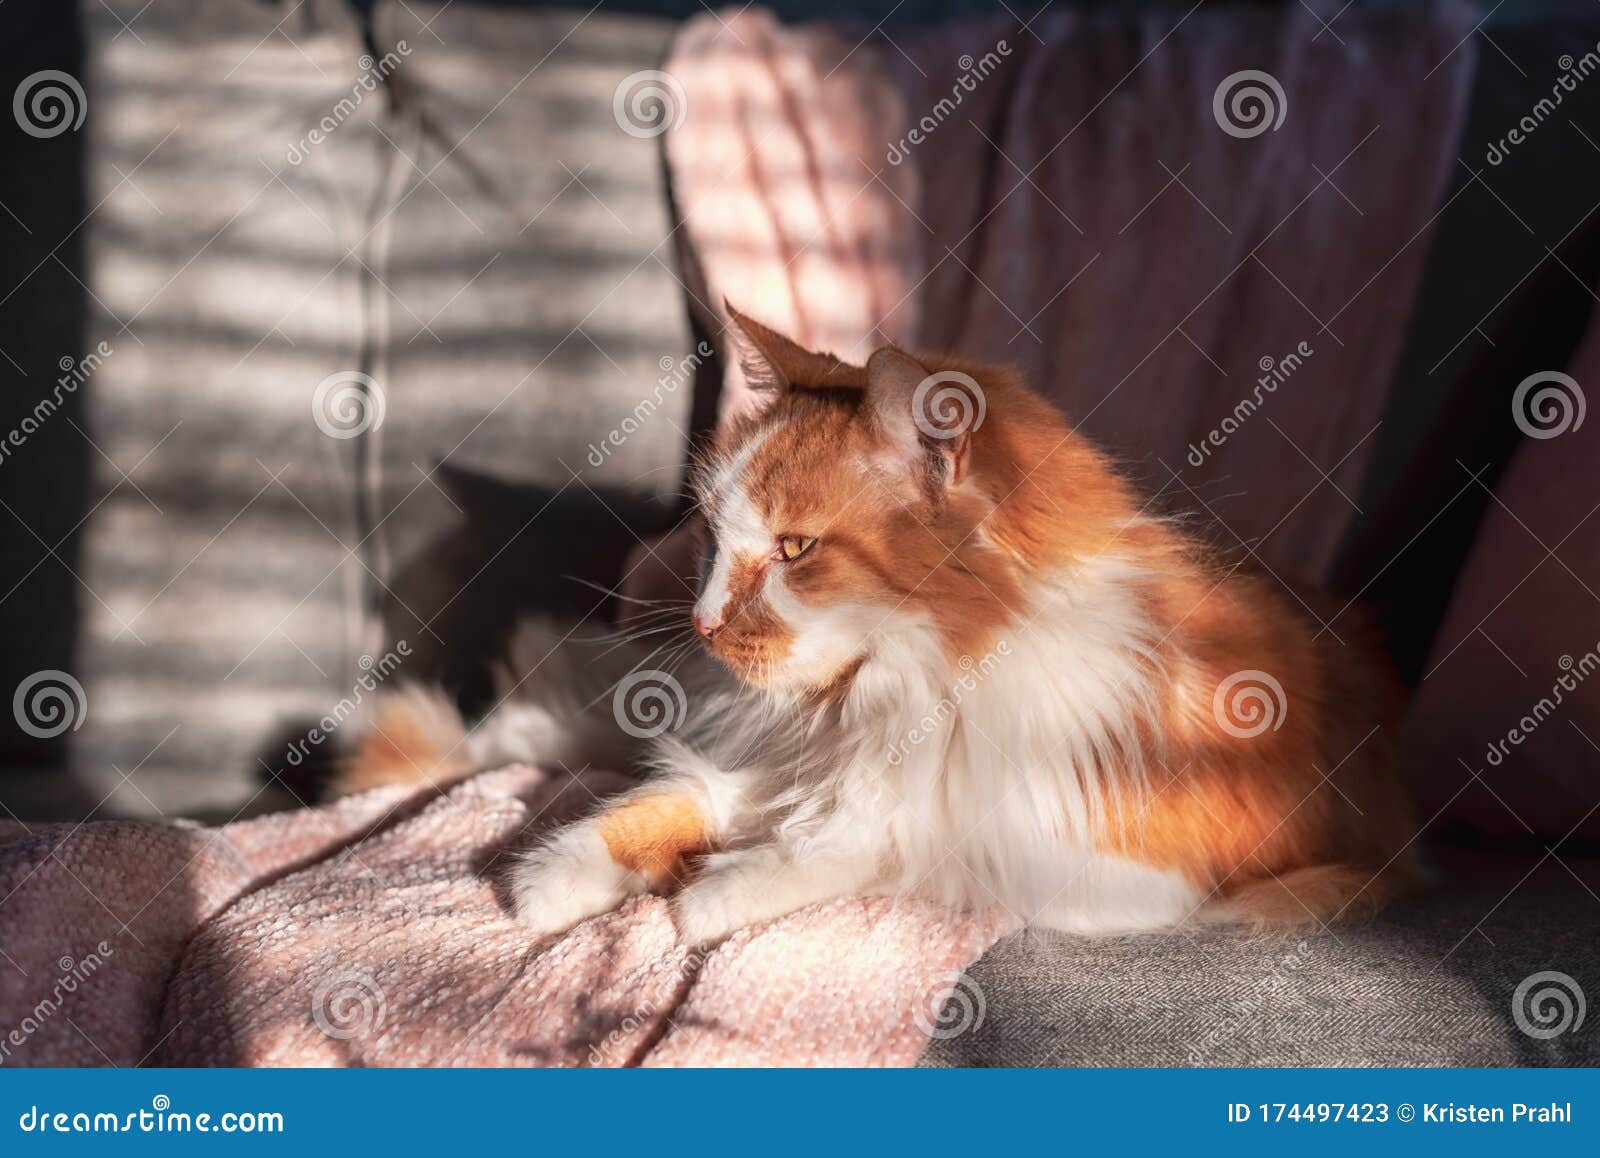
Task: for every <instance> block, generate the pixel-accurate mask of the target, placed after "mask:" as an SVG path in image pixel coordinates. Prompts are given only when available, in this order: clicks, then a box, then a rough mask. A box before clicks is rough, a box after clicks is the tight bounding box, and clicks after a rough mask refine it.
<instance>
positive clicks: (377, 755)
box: [333, 686, 472, 796]
mask: <svg viewBox="0 0 1600 1158" xmlns="http://www.w3.org/2000/svg"><path fill="white" fill-rule="evenodd" d="M470 771H472V760H471V757H470V755H469V753H468V752H467V729H466V724H465V723H464V722H463V721H462V719H461V713H460V712H459V711H458V710H457V709H456V706H455V704H453V703H452V702H451V701H450V700H449V699H448V698H447V697H446V696H445V695H444V693H443V692H440V691H438V690H436V689H432V688H424V687H418V686H411V687H402V688H397V689H394V690H389V691H384V692H382V693H381V694H380V695H379V696H378V698H377V701H376V703H375V705H374V707H373V709H372V714H371V715H370V716H369V717H368V719H367V723H366V726H365V728H364V730H363V731H362V734H361V738H360V740H358V741H357V742H356V746H355V748H354V750H353V751H351V752H349V753H348V754H347V755H345V756H344V757H343V759H341V760H340V761H339V770H338V773H337V775H336V776H335V778H334V783H333V791H334V794H335V795H337V796H345V795H348V794H349V793H352V792H363V791H365V790H367V789H368V788H382V787H385V786H388V785H393V784H431V785H437V784H444V783H448V782H449V781H451V780H454V779H457V778H458V777H461V776H464V775H466V774H467V773H468V772H470Z"/></svg>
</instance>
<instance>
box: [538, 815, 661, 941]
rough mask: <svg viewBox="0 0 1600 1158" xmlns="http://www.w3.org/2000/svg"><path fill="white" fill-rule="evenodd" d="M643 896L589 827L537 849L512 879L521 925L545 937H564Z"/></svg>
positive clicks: (638, 880)
mask: <svg viewBox="0 0 1600 1158" xmlns="http://www.w3.org/2000/svg"><path fill="white" fill-rule="evenodd" d="M643 891H644V881H643V880H642V879H641V878H640V877H639V875H638V874H637V873H634V872H631V871H629V870H628V869H625V868H623V867H622V866H621V865H619V864H617V863H616V862H615V861H613V860H612V859H611V854H610V853H609V852H608V851H607V849H606V846H605V842H604V841H603V840H601V839H600V836H599V835H598V834H597V833H596V832H594V831H593V829H592V827H591V826H589V825H586V824H580V825H574V826H572V827H571V828H569V829H566V830H565V831H563V832H562V833H560V834H559V835H558V836H557V837H556V838H555V839H554V840H552V841H551V842H550V843H548V844H546V845H543V846H541V847H539V848H536V849H533V850H532V851H531V852H529V853H527V854H526V855H525V856H524V857H523V859H522V861H521V862H520V863H519V864H518V865H517V867H516V868H515V869H514V870H512V874H511V896H512V903H513V906H514V907H515V910H516V917H517V921H518V923H519V924H521V925H523V926H525V927H526V928H528V929H531V930H532V931H533V932H534V934H535V935H537V936H540V937H553V936H556V935H558V934H560V933H565V932H566V931H567V930H569V929H571V928H572V927H573V926H574V925H577V924H579V923H581V922H583V921H586V920H588V919H589V918H590V917H596V916H599V915H600V914H601V913H609V912H610V911H611V910H613V909H615V908H616V907H617V906H618V905H620V904H621V903H622V902H623V901H625V900H626V899H627V898H628V897H630V896H632V895H633V894H635V893H639V892H643Z"/></svg>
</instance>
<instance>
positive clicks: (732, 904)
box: [672, 853, 774, 945]
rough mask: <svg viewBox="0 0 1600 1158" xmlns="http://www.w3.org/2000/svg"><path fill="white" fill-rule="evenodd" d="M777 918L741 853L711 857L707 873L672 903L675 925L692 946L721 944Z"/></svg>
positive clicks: (708, 860)
mask: <svg viewBox="0 0 1600 1158" xmlns="http://www.w3.org/2000/svg"><path fill="white" fill-rule="evenodd" d="M719 862H721V863H720V864H719ZM773 915H774V913H773V911H772V907H771V906H770V905H769V904H768V903H767V901H766V899H765V898H763V897H762V896H761V895H760V888H759V881H758V874H755V873H752V872H750V871H749V867H748V866H745V865H743V864H741V863H740V857H739V854H737V853H735V854H729V855H727V856H726V857H708V858H707V865H706V871H705V872H704V873H703V874H702V875H701V876H700V877H699V878H698V879H696V880H695V881H694V882H692V883H691V884H690V885H689V886H688V887H687V888H685V889H684V890H683V891H682V892H680V893H679V894H678V895H677V896H676V897H675V898H674V899H673V902H672V919H673V924H675V925H676V926H677V928H678V932H679V934H680V935H681V936H682V937H683V939H684V941H685V942H686V943H688V944H690V945H708V944H711V943H713V942H715V941H721V940H722V939H723V938H725V937H727V936H729V935H730V934H732V933H736V932H738V931H739V930H740V929H742V928H744V927H745V926H746V925H754V924H757V923H759V922H761V921H764V920H767V919H768V918H769V917H772V916H773Z"/></svg>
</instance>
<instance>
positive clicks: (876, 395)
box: [867, 346, 983, 494]
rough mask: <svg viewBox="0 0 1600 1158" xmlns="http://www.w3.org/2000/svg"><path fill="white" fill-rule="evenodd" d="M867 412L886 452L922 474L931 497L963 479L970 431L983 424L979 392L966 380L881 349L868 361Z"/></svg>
mask: <svg viewBox="0 0 1600 1158" xmlns="http://www.w3.org/2000/svg"><path fill="white" fill-rule="evenodd" d="M867 411H868V413H869V414H870V415H871V419H872V423H873V425H874V426H875V427H876V428H877V430H878V432H879V433H880V434H881V435H882V436H883V437H884V439H885V441H886V442H887V443H888V449H889V451H890V453H891V454H892V455H893V456H894V457H896V458H898V459H899V460H900V462H901V464H902V465H903V466H904V467H905V468H906V469H909V470H912V471H916V472H919V473H926V474H927V475H928V476H929V477H928V479H927V481H928V483H929V485H930V487H931V488H932V489H933V491H934V492H935V494H938V493H940V492H942V490H943V488H945V487H949V486H956V485H958V484H959V483H960V482H961V481H962V480H963V479H965V478H966V476H967V471H968V468H969V467H970V465H971V458H972V432H973V431H974V430H976V429H977V427H978V424H979V423H981V422H982V421H983V417H982V415H983V391H982V388H981V387H980V386H979V385H978V383H977V382H976V381H975V380H974V379H973V378H972V377H971V376H969V375H967V374H963V373H961V372H959V371H955V370H933V371H930V370H929V369H928V368H927V367H926V366H924V365H923V364H922V363H921V362H919V361H917V360H916V359H915V358H913V357H912V356H911V355H910V354H907V353H906V352H905V351H903V350H898V349H896V348H895V347H893V346H885V347H883V348H882V349H881V350H879V351H878V352H877V353H875V354H873V355H872V357H871V358H869V359H867ZM974 416H976V421H974Z"/></svg>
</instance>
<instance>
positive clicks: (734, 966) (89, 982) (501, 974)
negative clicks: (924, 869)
mask: <svg viewBox="0 0 1600 1158" xmlns="http://www.w3.org/2000/svg"><path fill="white" fill-rule="evenodd" d="M622 784H623V781H622V779H621V778H620V777H617V776H614V775H607V774H599V773H590V774H586V775H584V776H582V777H571V776H567V775H564V774H558V775H551V774H546V773H543V772H540V771H538V770H535V769H531V768H526V767H511V768H506V769H502V770H500V771H498V772H489V773H484V774H482V775H480V776H477V777H475V778H473V779H471V780H468V781H467V782H465V783H463V784H461V785H458V786H457V787H455V788H454V789H452V790H450V791H449V792H447V793H445V794H443V795H433V794H430V793H423V794H421V795H415V794H410V795H408V794H407V793H406V792H404V791H402V790H396V789H385V790H380V791H377V792H370V793H366V794H364V795H362V796H358V797H353V798H351V799H349V800H346V801H343V802H340V803H339V804H336V805H332V806H329V807H325V808H318V809H314V810H310V811H307V812H295V813H284V814H279V815H274V816H268V817H265V818H262V819H258V820H251V821H245V822H242V823H237V824H229V825H225V826H223V827H221V828H216V829H202V828H196V827H179V826H149V825H132V824H109V823H98V824H96V823H91V824H86V825H82V826H77V827H74V826H68V825H52V826H36V827H34V828H33V830H32V831H31V832H29V831H28V830H27V829H25V828H24V827H23V826H21V825H9V826H7V827H6V828H4V829H0V840H4V843H0V898H3V900H0V915H3V918H4V923H3V925H0V928H3V929H4V930H5V933H4V938H5V939H4V942H3V943H0V953H3V956H0V1064H11V1065H103V1064H115V1065H134V1064H138V1063H141V1062H143V1063H145V1064H152V1065H364V1066H392V1065H434V1066H443V1065H496V1066H501V1065H561V1066H581V1065H603V1066H622V1065H679V1066H682V1065H690V1066H693V1065H843V1066H861V1065H907V1064H910V1063H911V1062H913V1061H914V1060H915V1059H916V1057H917V1055H918V1054H919V1053H920V1052H921V1051H922V1049H923V1047H924V1046H925V1045H926V1044H927V1040H928V1035H929V1034H930V1033H935V1032H944V1029H943V1028H942V1026H944V1024H945V1023H944V1022H941V1021H940V1018H941V1016H944V1017H946V1018H948V1017H950V1016H960V1017H966V1018H969V1019H970V1018H974V1017H976V1016H978V1015H979V1014H980V1012H981V1006H980V1005H979V1004H977V1003H979V1002H981V995H980V994H977V993H975V992H973V991H971V989H970V982H967V981H965V980H964V979H963V978H961V976H960V972H961V970H962V969H963V968H964V967H965V966H966V965H967V964H969V963H970V962H971V961H972V960H974V959H975V958H976V957H977V956H978V955H979V954H981V953H982V952H983V951H984V949H986V948H987V947H988V946H989V944H990V943H992V942H993V940H994V939H995V937H996V936H997V935H998V934H999V933H1000V931H1001V930H1000V928H999V927H998V926H997V925H994V924H985V923H980V922H977V921H973V920H969V919H963V918H961V917H958V916H955V915H952V914H948V913H945V912H943V911H941V910H939V909H936V908H933V907H931V906H924V905H920V904H901V905H891V904H890V903H888V902H887V901H882V900H853V901H843V902H838V903H835V904H830V905H824V906H818V907H816V908H813V909H809V910H806V911H803V912H801V913H797V914H795V915H793V916H791V917H788V918H786V919H784V920H780V921H777V922H774V923H773V924H771V925H768V926H765V927H762V928H758V929H751V930H746V931H744V932H741V933H738V934H736V935H734V936H733V937H732V938H730V939H729V940H728V941H726V942H724V943H722V944H721V945H718V946H715V947H712V948H701V949H697V948H695V947H692V946H688V945H685V944H683V943H682V942H681V941H680V940H679V939H678V937H677V936H676V934H675V932H674V930H673V928H672V923H671V920H670V918H669V916H668V913H667V908H666V905H665V903H664V902H663V901H661V900H660V899H658V898H654V897H648V898H642V899H639V900H636V901H633V902H630V903H629V904H628V905H627V906H626V907H624V908H623V909H622V910H621V911H619V912H617V913H615V914H612V915H610V916H607V917H602V918H598V919H596V920H593V921H590V922H588V923H586V924H584V925H581V926H579V927H578V928H577V929H575V930H574V931H573V932H572V933H570V934H568V935H567V936H566V937H565V938H563V939H561V940H560V941H558V942H556V943H555V944H553V945H539V944H536V943H534V942H532V941H531V940H530V939H529V937H528V936H527V934H526V933H525V932H524V931H523V930H522V929H521V928H520V927H519V926H517V925H516V924H515V923H514V922H513V921H512V920H511V919H510V917H509V916H508V913H507V909H506V905H505V901H504V897H503V894H502V893H501V892H500V889H499V881H500V874H501V872H502V871H503V869H504V866H505V864H506V859H507V856H508V854H509V853H511V852H513V851H514V850H515V849H516V848H517V847H519V845H520V844H521V843H522V842H523V841H525V840H526V839H527V838H528V836H529V835H530V834H531V833H532V832H533V831H535V830H536V829H537V827H538V826H540V825H544V824H548V823H553V822H556V821H557V820H559V819H561V818H564V817H569V816H571V815H573V814H574V813H576V812H579V811H582V810H583V809H585V808H587V807H590V806H592V805H593V803H594V800H595V798H596V796H597V795H603V794H605V793H607V792H609V791H613V790H615V789H616V788H618V787H620V786H622ZM952 992H955V993H957V994H959V1000H958V1001H957V1002H956V1003H954V1004H953V1006H952V1008H953V1009H955V1010H956V1013H955V1014H952V1013H951V1012H950V1011H949V1010H945V1009H944V1006H945V1005H946V1001H947V999H948V998H949V997H950V996H951V994H952Z"/></svg>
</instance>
